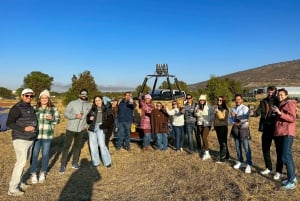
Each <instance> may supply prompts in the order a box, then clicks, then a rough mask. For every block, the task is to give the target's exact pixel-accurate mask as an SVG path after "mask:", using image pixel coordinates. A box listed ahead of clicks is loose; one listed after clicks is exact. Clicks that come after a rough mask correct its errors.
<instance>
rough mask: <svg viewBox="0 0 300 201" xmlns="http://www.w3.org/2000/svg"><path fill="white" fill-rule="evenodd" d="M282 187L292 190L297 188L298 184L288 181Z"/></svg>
mask: <svg viewBox="0 0 300 201" xmlns="http://www.w3.org/2000/svg"><path fill="white" fill-rule="evenodd" d="M282 188H284V189H286V190H292V189H295V188H296V184H295V183H290V182H287V183H286V184H285V185H284V186H282Z"/></svg>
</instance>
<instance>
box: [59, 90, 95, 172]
mask: <svg viewBox="0 0 300 201" xmlns="http://www.w3.org/2000/svg"><path fill="white" fill-rule="evenodd" d="M91 108H92V105H91V104H90V103H89V101H88V90H86V89H81V90H80V92H79V98H78V99H77V100H73V101H71V102H70V103H69V104H68V105H67V107H66V109H65V112H64V116H65V118H66V119H68V124H67V129H66V138H65V143H64V147H63V151H62V157H61V166H60V169H59V173H60V174H64V172H65V170H66V165H67V162H68V155H69V149H70V147H71V144H72V141H73V140H74V143H73V145H72V150H73V161H72V168H73V169H79V168H80V165H79V164H78V161H79V157H80V152H81V147H82V138H83V134H84V133H86V132H87V128H88V124H87V122H86V116H87V114H88V112H89V111H90V110H91Z"/></svg>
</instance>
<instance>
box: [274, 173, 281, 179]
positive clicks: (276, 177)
mask: <svg viewBox="0 0 300 201" xmlns="http://www.w3.org/2000/svg"><path fill="white" fill-rule="evenodd" d="M273 179H274V180H280V179H282V174H280V173H279V172H276V174H275V175H274V177H273Z"/></svg>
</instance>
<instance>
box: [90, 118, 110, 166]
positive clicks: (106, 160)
mask: <svg viewBox="0 0 300 201" xmlns="http://www.w3.org/2000/svg"><path fill="white" fill-rule="evenodd" d="M99 126H100V124H96V125H95V130H94V132H93V131H89V144H90V150H91V158H92V163H93V165H94V166H98V165H99V164H100V156H99V149H98V147H99V148H100V153H101V159H102V161H103V164H104V166H108V165H109V164H111V157H110V153H109V151H108V149H107V147H106V144H105V134H104V132H103V130H102V129H100V128H99Z"/></svg>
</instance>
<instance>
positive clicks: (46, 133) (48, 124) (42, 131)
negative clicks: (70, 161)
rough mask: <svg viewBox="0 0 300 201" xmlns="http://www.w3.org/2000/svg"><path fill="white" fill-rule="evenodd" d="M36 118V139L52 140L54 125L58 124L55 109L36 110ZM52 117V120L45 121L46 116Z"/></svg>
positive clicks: (57, 115)
mask: <svg viewBox="0 0 300 201" xmlns="http://www.w3.org/2000/svg"><path fill="white" fill-rule="evenodd" d="M35 114H36V117H37V119H38V126H39V130H38V137H37V138H38V139H52V138H53V134H54V128H55V125H56V124H58V123H59V122H60V115H59V113H58V110H57V108H56V107H51V108H48V107H47V108H46V109H43V108H37V109H36V113H35ZM49 114H50V115H52V116H53V117H54V118H53V120H47V119H46V116H47V115H49Z"/></svg>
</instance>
